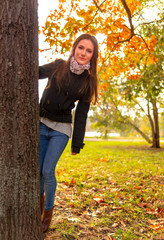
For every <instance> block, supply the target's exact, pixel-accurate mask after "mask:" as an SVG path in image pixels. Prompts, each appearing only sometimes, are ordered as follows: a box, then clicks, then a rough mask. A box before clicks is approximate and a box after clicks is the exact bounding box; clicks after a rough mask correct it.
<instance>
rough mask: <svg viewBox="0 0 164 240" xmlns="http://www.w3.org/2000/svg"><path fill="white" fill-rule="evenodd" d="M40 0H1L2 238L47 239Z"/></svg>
mask: <svg viewBox="0 0 164 240" xmlns="http://www.w3.org/2000/svg"><path fill="white" fill-rule="evenodd" d="M37 7H38V6H37V0H33V1H28V0H15V1H11V0H3V1H2V0H1V2H0V87H1V90H0V116H1V121H0V144H1V145H0V147H1V149H0V183H1V193H0V240H34V239H36V240H42V239H43V234H42V231H41V220H40V209H39V154H38V143H39V129H38V83H37V76H38V16H37Z"/></svg>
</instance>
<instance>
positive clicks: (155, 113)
mask: <svg viewBox="0 0 164 240" xmlns="http://www.w3.org/2000/svg"><path fill="white" fill-rule="evenodd" d="M153 117H154V130H155V131H154V132H155V134H154V137H153V145H152V147H155V148H160V141H159V122H158V109H157V103H156V101H154V102H153Z"/></svg>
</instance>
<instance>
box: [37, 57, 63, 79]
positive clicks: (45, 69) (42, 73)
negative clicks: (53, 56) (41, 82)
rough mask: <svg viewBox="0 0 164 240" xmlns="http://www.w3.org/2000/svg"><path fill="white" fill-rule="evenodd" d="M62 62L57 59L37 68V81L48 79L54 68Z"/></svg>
mask: <svg viewBox="0 0 164 240" xmlns="http://www.w3.org/2000/svg"><path fill="white" fill-rule="evenodd" d="M61 61H62V60H60V59H57V60H55V61H54V62H51V63H48V64H45V65H42V66H39V79H43V78H49V77H51V75H52V74H53V72H54V70H55V68H56V66H57V65H58V64H59V63H61Z"/></svg>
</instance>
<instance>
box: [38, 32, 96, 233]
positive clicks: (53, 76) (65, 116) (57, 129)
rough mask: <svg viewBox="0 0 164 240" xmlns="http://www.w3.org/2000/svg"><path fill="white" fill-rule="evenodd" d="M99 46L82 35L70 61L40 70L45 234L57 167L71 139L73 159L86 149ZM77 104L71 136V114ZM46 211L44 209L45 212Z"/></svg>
mask: <svg viewBox="0 0 164 240" xmlns="http://www.w3.org/2000/svg"><path fill="white" fill-rule="evenodd" d="M97 60H98V43H97V40H96V38H95V37H94V36H92V35H90V34H82V35H81V36H79V37H78V38H77V39H76V40H75V42H74V44H73V47H72V51H71V54H70V57H69V58H68V60H67V61H65V60H62V59H58V60H55V61H54V62H52V63H49V64H46V65H43V66H41V67H39V78H40V79H43V78H48V84H47V87H46V88H45V90H44V92H43V96H42V98H41V102H40V194H41V195H40V196H41V197H40V207H41V214H43V218H42V228H43V232H46V231H47V229H48V227H49V225H50V222H51V219H52V213H53V205H54V198H55V191H56V185H57V182H56V177H55V168H56V164H57V162H58V160H59V158H60V156H61V154H62V152H63V151H64V149H65V147H66V145H67V143H68V140H69V138H70V137H71V135H72V144H71V152H72V154H73V155H75V154H77V153H79V152H80V149H81V148H83V146H84V143H83V140H84V135H85V127H86V119H87V113H88V111H89V107H90V102H91V101H92V100H93V102H94V103H96V101H97V88H98V81H97ZM76 101H78V103H77V107H76V112H75V119H74V127H73V134H72V124H71V123H72V115H71V111H72V109H73V108H74V107H75V102H76ZM44 208H45V209H44Z"/></svg>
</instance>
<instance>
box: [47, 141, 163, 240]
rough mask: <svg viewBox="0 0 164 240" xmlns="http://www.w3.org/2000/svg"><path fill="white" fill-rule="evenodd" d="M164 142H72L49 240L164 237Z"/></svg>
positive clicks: (66, 154)
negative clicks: (156, 145)
mask: <svg viewBox="0 0 164 240" xmlns="http://www.w3.org/2000/svg"><path fill="white" fill-rule="evenodd" d="M163 173H164V142H162V143H161V148H160V149H153V148H151V146H150V145H148V144H147V143H146V142H145V141H142V140H141V141H138V140H137V141H135V140H128V141H124V140H123V141H121V140H117V141H115V140H112V141H111V140H110V141H93V140H92V141H91V140H88V141H85V147H84V149H83V150H81V153H80V154H79V155H76V156H72V155H71V154H70V142H69V144H68V146H67V148H66V149H65V151H64V154H63V155H62V157H61V159H60V161H59V163H58V166H57V171H56V175H57V180H58V187H57V192H56V199H55V205H54V212H53V219H52V223H51V225H50V228H49V230H48V232H47V233H46V234H45V238H44V239H46V240H59V239H60V240H67V239H68V240H76V239H81V240H116V239H118V240H119V239H120V240H143V239H144V240H146V239H149V240H155V239H164V232H163V230H164V195H163V192H164V191H163V187H164V175H163Z"/></svg>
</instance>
